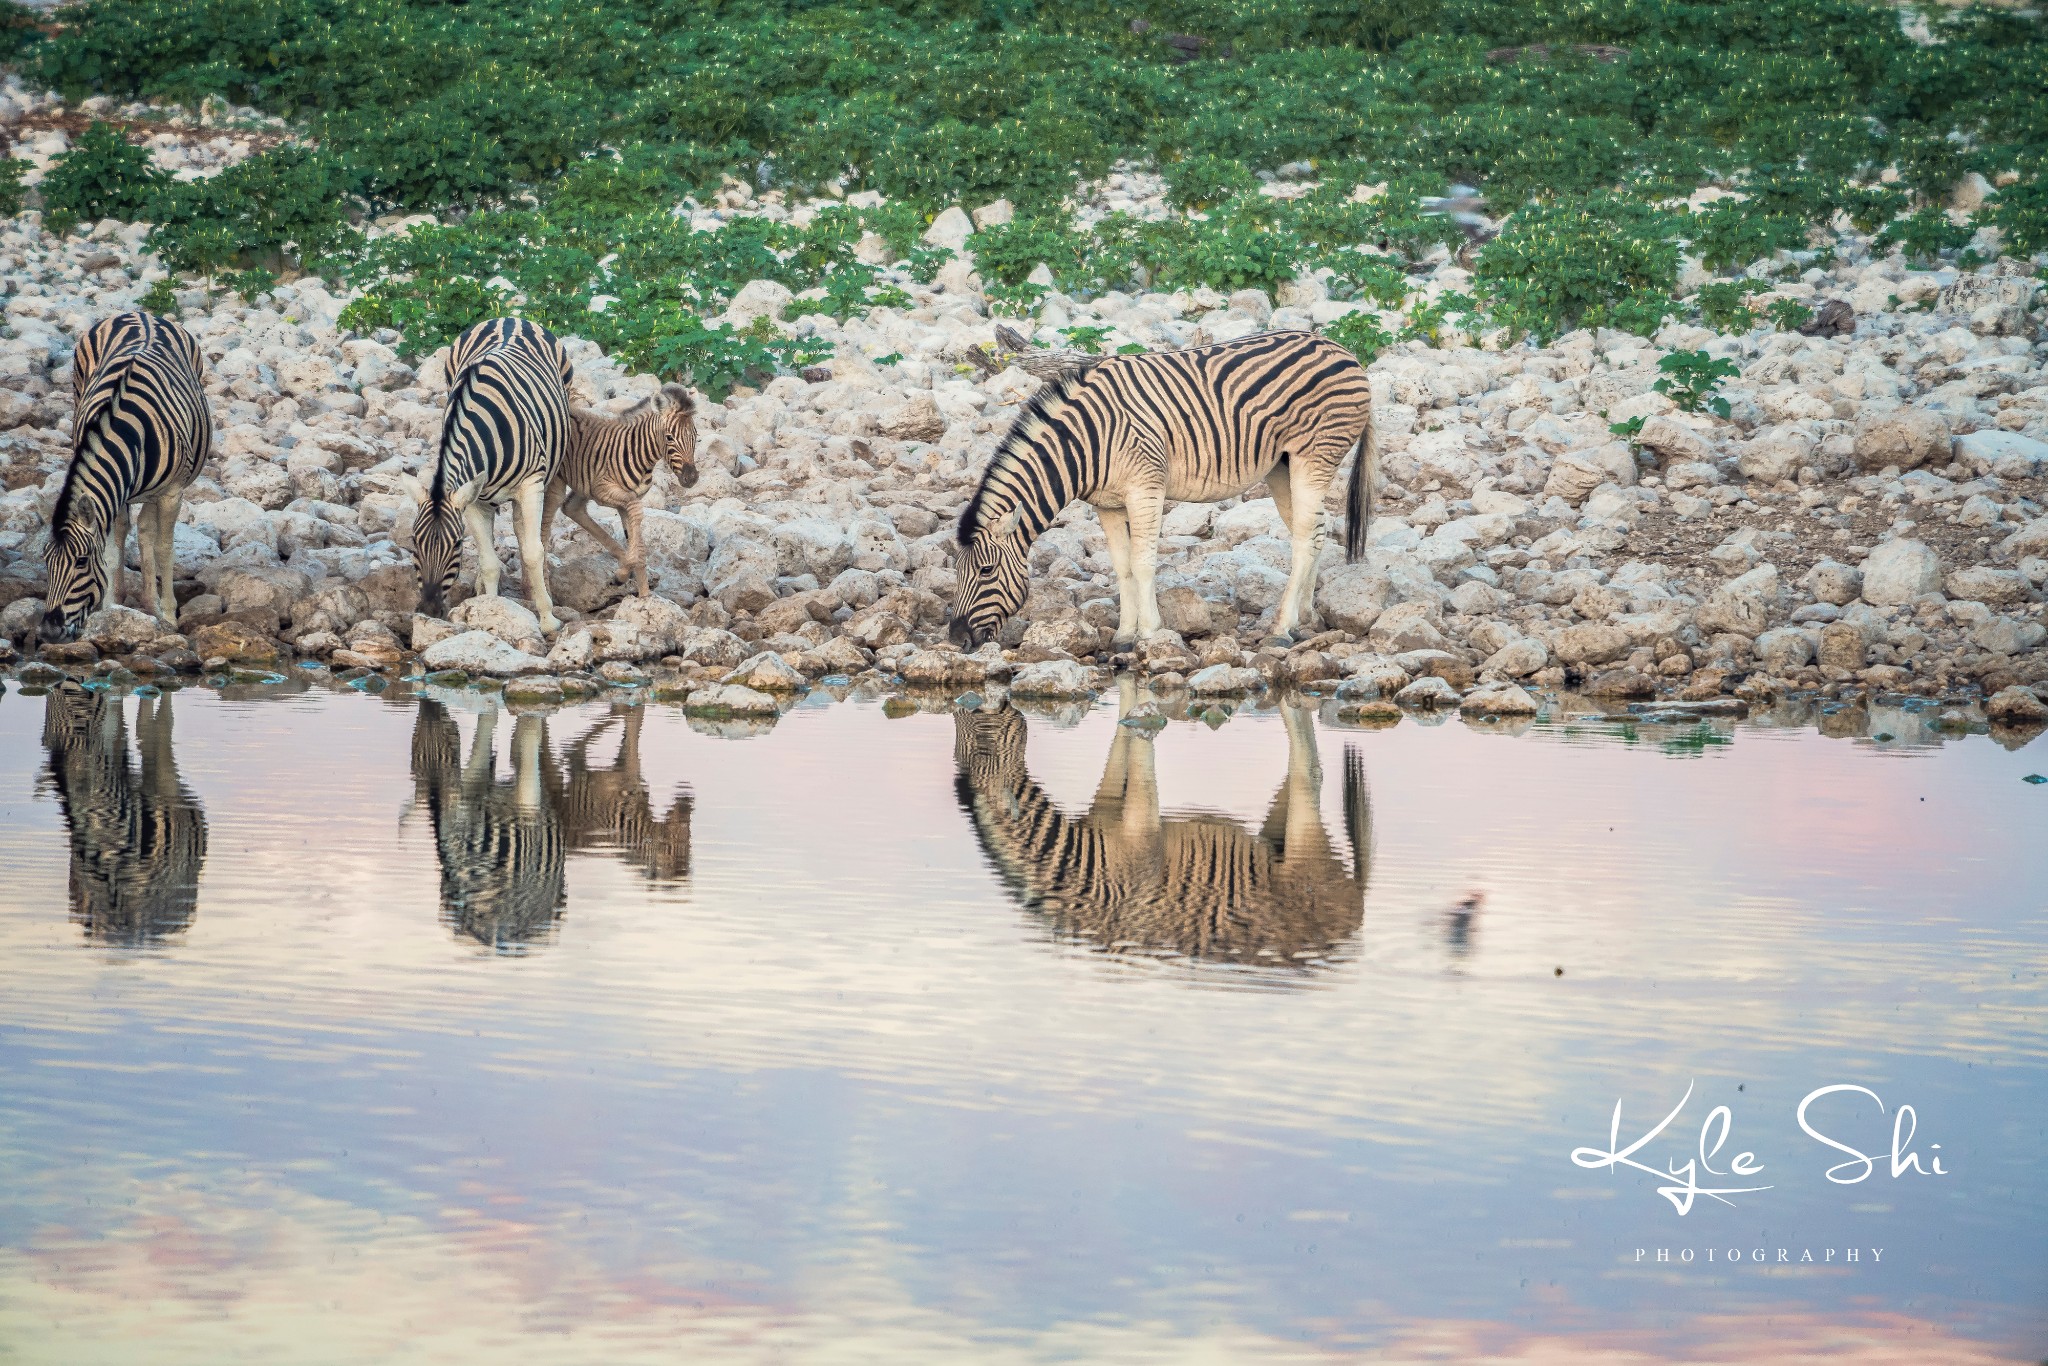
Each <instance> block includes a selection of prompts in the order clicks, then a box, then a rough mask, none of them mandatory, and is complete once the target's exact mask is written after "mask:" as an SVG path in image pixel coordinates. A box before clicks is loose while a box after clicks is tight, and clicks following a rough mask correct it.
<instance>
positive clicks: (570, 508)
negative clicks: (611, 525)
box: [562, 493, 647, 597]
mask: <svg viewBox="0 0 2048 1366" xmlns="http://www.w3.org/2000/svg"><path fill="white" fill-rule="evenodd" d="M562 511H564V512H566V513H568V514H569V520H570V521H572V522H574V523H575V524H576V525H577V526H580V527H582V528H583V529H584V530H585V531H587V532H589V533H590V534H591V535H592V536H593V537H595V538H596V540H597V543H598V544H599V545H601V546H603V547H604V548H605V553H606V554H608V555H610V556H611V557H612V558H613V559H615V560H617V561H618V562H619V572H618V573H616V574H614V575H612V577H613V578H614V579H619V578H624V577H625V574H626V547H624V546H622V545H620V544H619V543H618V542H617V541H615V540H613V539H612V534H611V533H610V532H609V531H606V530H605V529H604V527H603V525H602V524H601V523H599V521H598V520H597V518H595V517H593V516H591V515H590V500H589V499H588V498H585V497H584V496H583V495H582V494H580V493H572V494H570V495H569V501H568V502H566V503H564V504H563V505H562ZM625 518H626V514H625V512H624V510H623V509H622V510H621V511H620V513H619V520H620V521H621V522H623V521H624V520H625ZM640 596H642V597H646V596H647V595H646V594H645V593H642V594H641V595H640Z"/></svg>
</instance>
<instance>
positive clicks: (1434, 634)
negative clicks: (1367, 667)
mask: <svg viewBox="0 0 2048 1366" xmlns="http://www.w3.org/2000/svg"><path fill="white" fill-rule="evenodd" d="M1438 616H1439V609H1438V608H1437V606H1436V604H1435V603H1430V602H1400V603H1395V604H1394V605H1393V606H1392V607H1389V608H1388V609H1387V610H1386V611H1384V612H1382V613H1380V614H1379V617H1378V619H1377V620H1375V621H1374V622H1373V624H1372V629H1371V630H1370V631H1369V632H1367V633H1366V640H1367V643H1369V644H1370V645H1371V646H1372V647H1373V648H1374V649H1375V650H1378V651H1379V652H1380V653H1381V654H1389V655H1397V654H1405V653H1406V652H1408V651H1409V650H1441V649H1442V648H1443V647H1444V636H1443V632H1442V631H1440V630H1438V629H1437V625H1436V622H1437V618H1438Z"/></svg>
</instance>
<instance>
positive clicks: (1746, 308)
mask: <svg viewBox="0 0 2048 1366" xmlns="http://www.w3.org/2000/svg"><path fill="white" fill-rule="evenodd" d="M1767 288H1768V286H1766V285H1765V284H1764V282H1763V281H1761V280H1750V279H1741V280H1716V281H1714V282H1713V283H1712V284H1709V285H1702V286H1700V292H1699V293H1698V294H1697V295H1695V296H1694V302H1695V303H1696V304H1697V305H1698V306H1699V310H1700V320H1701V321H1702V322H1704V323H1706V325H1707V326H1708V327H1711V328H1713V329H1714V330H1715V331H1716V332H1747V331H1749V329H1750V328H1752V327H1754V326H1756V308H1755V307H1754V306H1753V305H1752V304H1751V303H1750V302H1749V296H1750V295H1752V294H1761V293H1763V292H1764V291H1765V290H1766V289H1767Z"/></svg>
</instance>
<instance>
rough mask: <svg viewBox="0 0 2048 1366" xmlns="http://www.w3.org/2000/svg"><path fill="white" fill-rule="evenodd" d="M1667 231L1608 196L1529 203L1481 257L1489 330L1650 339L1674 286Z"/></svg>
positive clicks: (1663, 223) (1662, 222)
mask: <svg viewBox="0 0 2048 1366" xmlns="http://www.w3.org/2000/svg"><path fill="white" fill-rule="evenodd" d="M1669 228H1670V223H1669V220H1668V219H1666V218H1665V217H1664V216H1663V215H1662V214H1660V213H1658V212H1657V211H1656V210H1654V209H1650V208H1647V207H1645V206H1643V205H1640V204H1636V203H1633V202H1631V201H1628V200H1624V199H1620V198H1618V197H1614V196H1606V195H1602V196H1596V197H1594V198H1590V199H1583V200H1573V201H1566V202H1563V203H1558V204H1538V205H1531V206H1530V207H1528V208H1526V209H1523V210H1522V211H1521V212H1519V213H1517V214H1516V215H1515V216H1514V217H1513V218H1512V219H1510V220H1509V223H1508V226H1507V228H1506V229H1505V230H1504V231H1503V232H1502V233H1501V235H1500V236H1499V237H1497V238H1495V239H1494V240H1493V241H1491V242H1489V243H1487V244H1486V246H1485V247H1483V248H1482V249H1481V250H1480V252H1479V260H1478V265H1477V269H1476V271H1475V272H1474V274H1475V278H1476V282H1477V286H1478V291H1479V297H1480V299H1481V301H1482V302H1483V303H1484V304H1485V306H1486V308H1487V311H1488V312H1489V314H1490V315H1491V316H1492V319H1493V321H1494V322H1496V323H1498V324H1500V325H1502V326H1505V327H1508V328H1511V329H1513V330H1514V331H1515V332H1516V333H1531V334H1533V335H1535V336H1536V337H1538V338H1540V339H1541V340H1544V341H1549V340H1550V339H1551V338H1554V337H1556V336H1557V335H1558V334H1559V333H1561V332H1566V331H1569V330H1570V329H1572V328H1575V327H1595V326H1608V327H1625V328H1627V329H1628V330H1631V331H1637V332H1649V331H1654V330H1655V329H1656V326H1657V323H1658V322H1659V321H1661V320H1662V319H1663V318H1664V317H1666V316H1668V315H1669V313H1670V312H1671V311H1672V310H1671V298H1670V295H1671V288H1672V286H1673V285H1674V284H1675V283H1676V282H1677V279H1678V248H1677V246H1676V245H1675V244H1673V243H1672V242H1671V241H1670V239H1669V237H1668V236H1667V235H1666V234H1667V232H1668V231H1669Z"/></svg>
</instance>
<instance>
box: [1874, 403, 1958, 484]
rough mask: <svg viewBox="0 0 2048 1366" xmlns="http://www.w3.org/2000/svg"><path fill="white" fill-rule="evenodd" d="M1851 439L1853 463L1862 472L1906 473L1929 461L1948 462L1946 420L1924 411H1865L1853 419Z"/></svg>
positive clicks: (1906, 409) (1927, 410)
mask: <svg viewBox="0 0 2048 1366" xmlns="http://www.w3.org/2000/svg"><path fill="white" fill-rule="evenodd" d="M1853 439H1854V442H1855V452H1856V463H1857V464H1859V465H1861V466H1862V467H1863V468H1864V469H1866V470H1881V469H1883V468H1885V467H1886V466H1887V465H1896V466H1898V467H1899V468H1900V469H1902V470H1910V469H1918V468H1919V467H1920V466H1922V465H1924V464H1926V463H1927V462H1928V461H1930V460H1932V461H1936V462H1938V463H1943V464H1946V463H1947V461H1948V456H1949V430H1948V419H1946V418H1944V417H1943V416H1942V415H1941V414H1940V413H1937V412H1934V411H1932V410H1931V409H1927V408H1913V407H1901V408H1892V409H1887V410H1882V411H1876V412H1872V411H1867V410H1866V411H1865V412H1863V413H1862V414H1860V415H1859V416H1858V417H1857V419H1856V429H1855V433H1854V438H1853Z"/></svg>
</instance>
